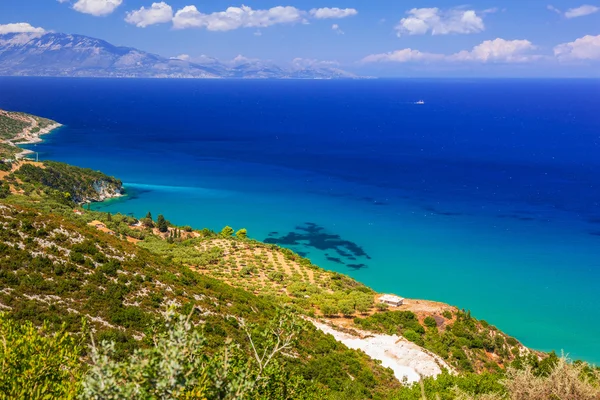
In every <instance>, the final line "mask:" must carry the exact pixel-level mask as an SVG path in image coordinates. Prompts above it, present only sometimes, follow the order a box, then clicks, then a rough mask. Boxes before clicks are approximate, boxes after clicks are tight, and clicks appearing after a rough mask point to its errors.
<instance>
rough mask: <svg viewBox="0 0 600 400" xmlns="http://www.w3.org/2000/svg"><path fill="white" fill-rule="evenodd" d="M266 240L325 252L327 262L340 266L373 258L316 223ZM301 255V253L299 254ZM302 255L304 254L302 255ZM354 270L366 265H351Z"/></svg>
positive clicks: (307, 224)
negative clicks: (360, 259)
mask: <svg viewBox="0 0 600 400" xmlns="http://www.w3.org/2000/svg"><path fill="white" fill-rule="evenodd" d="M269 236H270V237H268V238H266V239H265V240H264V242H265V243H270V244H276V245H279V246H284V247H288V248H294V247H295V246H298V247H303V248H313V249H317V250H321V251H323V253H324V254H325V257H326V258H327V260H329V261H331V262H335V263H338V264H345V265H348V263H351V262H352V261H356V260H357V259H359V258H361V257H362V258H365V259H367V260H370V259H371V257H370V256H369V255H368V254H367V253H366V252H365V251H364V249H363V248H362V247H361V246H359V245H358V244H357V243H354V242H351V241H349V240H345V239H342V237H341V236H340V235H337V234H333V233H328V232H326V231H325V228H323V227H322V226H319V225H318V224H316V223H314V222H306V223H304V224H303V225H298V226H296V227H295V228H294V231H292V232H289V233H287V234H285V235H280V236H277V237H275V235H273V236H271V235H269ZM297 253H299V252H297ZM299 254H300V253H299ZM300 255H302V254H300ZM350 265H354V267H352V268H357V269H358V268H364V267H366V265H364V264H357V263H355V264H350Z"/></svg>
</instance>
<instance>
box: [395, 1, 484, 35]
mask: <svg viewBox="0 0 600 400" xmlns="http://www.w3.org/2000/svg"><path fill="white" fill-rule="evenodd" d="M407 14H408V17H406V18H402V19H401V20H400V22H399V23H398V25H396V27H395V29H396V33H397V35H398V36H402V35H405V34H408V35H424V34H426V33H429V32H431V34H432V35H447V34H451V33H460V34H468V33H478V32H481V31H483V30H485V25H484V23H483V19H482V18H481V17H480V16H479V15H477V12H475V11H474V10H462V9H451V10H446V11H443V10H440V9H439V8H413V9H412V10H410V11H408V12H407ZM483 14H486V13H485V12H484V13H483Z"/></svg>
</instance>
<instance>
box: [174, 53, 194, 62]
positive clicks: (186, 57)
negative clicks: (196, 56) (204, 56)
mask: <svg viewBox="0 0 600 400" xmlns="http://www.w3.org/2000/svg"><path fill="white" fill-rule="evenodd" d="M190 58H191V57H190V55H189V54H180V55H178V56H175V57H171V60H181V61H189V59H190Z"/></svg>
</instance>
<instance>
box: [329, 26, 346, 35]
mask: <svg viewBox="0 0 600 400" xmlns="http://www.w3.org/2000/svg"><path fill="white" fill-rule="evenodd" d="M331 29H332V30H333V31H334V32H335V33H337V34H338V35H343V34H344V31H343V30H342V28H340V26H339V25H338V24H333V25H331Z"/></svg>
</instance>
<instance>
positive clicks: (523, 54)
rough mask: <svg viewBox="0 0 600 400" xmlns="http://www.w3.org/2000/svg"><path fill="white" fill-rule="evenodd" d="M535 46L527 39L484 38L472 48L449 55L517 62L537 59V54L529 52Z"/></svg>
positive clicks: (479, 59)
mask: <svg viewBox="0 0 600 400" xmlns="http://www.w3.org/2000/svg"><path fill="white" fill-rule="evenodd" d="M535 48H536V47H535V46H534V45H533V43H531V42H530V41H529V40H504V39H500V38H498V39H494V40H486V41H484V42H483V43H481V44H479V45H477V46H475V47H473V50H471V51H466V50H463V51H461V52H459V53H456V54H453V55H451V56H450V57H449V59H450V60H456V61H480V62H484V63H487V62H505V63H519V62H527V61H533V60H535V59H539V56H537V55H532V54H531V53H530V52H531V51H532V50H535Z"/></svg>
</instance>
